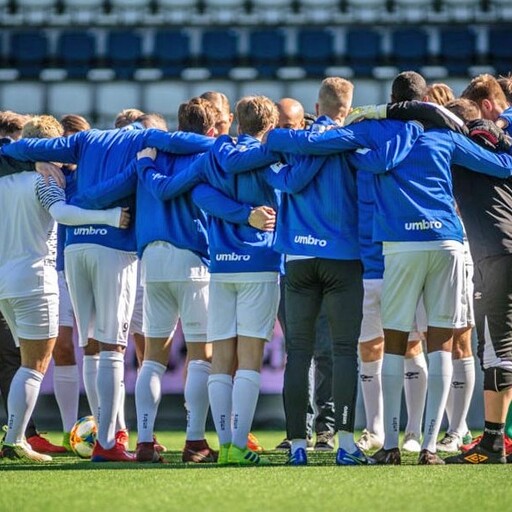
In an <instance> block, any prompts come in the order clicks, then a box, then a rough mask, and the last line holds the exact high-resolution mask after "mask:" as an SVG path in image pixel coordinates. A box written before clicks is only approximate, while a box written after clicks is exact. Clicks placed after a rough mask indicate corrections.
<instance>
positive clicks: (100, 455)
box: [91, 441, 135, 462]
mask: <svg viewBox="0 0 512 512" xmlns="http://www.w3.org/2000/svg"><path fill="white" fill-rule="evenodd" d="M91 461H92V462H135V455H134V454H133V453H128V452H127V451H126V450H125V448H124V445H122V444H121V443H118V442H116V444H115V445H114V446H113V447H112V448H109V449H108V450H106V449H105V448H103V447H102V446H101V445H100V443H98V441H96V444H95V445H94V449H93V451H92V456H91Z"/></svg>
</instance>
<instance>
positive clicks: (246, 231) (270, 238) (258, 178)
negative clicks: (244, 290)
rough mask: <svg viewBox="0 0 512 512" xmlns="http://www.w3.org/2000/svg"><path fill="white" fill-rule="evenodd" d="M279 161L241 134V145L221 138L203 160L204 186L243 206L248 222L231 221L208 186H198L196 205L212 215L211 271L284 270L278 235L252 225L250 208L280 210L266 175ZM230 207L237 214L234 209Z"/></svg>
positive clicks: (227, 137) (210, 223)
mask: <svg viewBox="0 0 512 512" xmlns="http://www.w3.org/2000/svg"><path fill="white" fill-rule="evenodd" d="M276 160H278V158H277V157H276V155H275V154H272V153H271V152H269V151H268V150H267V148H265V147H264V146H262V145H261V143H260V141H259V140H257V139H255V138H254V137H251V136H249V135H240V136H239V137H238V141H237V142H236V143H235V142H233V140H232V139H231V137H229V136H221V137H219V138H218V139H217V140H216V142H215V145H214V147H213V148H212V150H211V151H210V152H209V153H207V154H206V155H205V158H203V159H201V160H200V161H198V163H199V162H200V163H201V166H202V169H201V172H202V174H203V179H204V181H205V183H207V184H208V185H210V186H211V187H213V188H215V189H217V190H218V191H219V192H221V193H222V194H224V195H226V196H227V197H228V198H231V199H232V200H233V201H236V202H237V203H240V207H239V209H238V210H237V213H238V214H239V220H243V217H242V215H245V214H246V215H247V216H246V217H245V221H244V222H243V223H237V224H235V223H234V222H228V221H226V218H225V215H226V208H227V207H226V205H224V204H223V201H220V200H212V199H211V196H210V195H209V190H211V189H210V188H209V187H204V186H199V187H196V188H195V189H194V191H193V192H192V197H193V199H194V201H195V202H196V203H197V205H198V206H199V207H200V208H202V209H203V210H205V211H206V212H207V213H208V214H209V216H208V238H209V244H210V259H211V263H210V272H211V273H236V272H267V271H272V272H279V271H280V267H281V259H282V258H281V255H280V254H278V253H277V252H275V251H274V250H273V249H272V247H273V244H274V233H270V232H263V231H259V230H257V229H255V228H253V227H251V226H249V224H247V217H248V213H250V208H247V207H257V206H263V205H266V206H270V207H272V208H274V209H275V210H277V209H278V196H277V194H276V192H275V190H274V189H273V187H272V186H270V185H269V184H268V183H267V182H266V180H265V176H264V173H263V172H262V171H263V170H264V169H265V168H266V167H267V166H268V165H269V164H271V163H273V162H275V161H276ZM227 209H228V210H229V211H234V210H233V208H232V207H229V208H227ZM236 217H237V215H234V218H233V220H235V218H236Z"/></svg>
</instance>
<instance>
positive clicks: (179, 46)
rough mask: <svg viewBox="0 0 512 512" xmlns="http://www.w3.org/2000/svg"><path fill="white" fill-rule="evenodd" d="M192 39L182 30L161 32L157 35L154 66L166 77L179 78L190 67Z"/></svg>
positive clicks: (154, 48)
mask: <svg viewBox="0 0 512 512" xmlns="http://www.w3.org/2000/svg"><path fill="white" fill-rule="evenodd" d="M190 59H191V53H190V37H189V35H188V34H187V33H185V32H183V31H181V30H159V31H158V32H157V33H156V34H155V40H154V47H153V64H154V66H155V67H157V68H160V69H161V70H162V72H163V74H164V76H165V77H177V76H179V75H180V73H181V71H182V70H183V69H184V68H186V67H187V66H190Z"/></svg>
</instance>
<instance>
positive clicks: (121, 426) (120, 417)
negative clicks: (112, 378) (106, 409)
mask: <svg viewBox="0 0 512 512" xmlns="http://www.w3.org/2000/svg"><path fill="white" fill-rule="evenodd" d="M125 400H126V389H125V387H124V378H123V380H122V381H121V385H120V386H119V409H118V410H117V418H116V431H117V430H126V418H125V415H124V403H125Z"/></svg>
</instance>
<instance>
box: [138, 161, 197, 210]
mask: <svg viewBox="0 0 512 512" xmlns="http://www.w3.org/2000/svg"><path fill="white" fill-rule="evenodd" d="M203 158H204V157H200V158H198V159H197V160H196V161H195V162H193V163H192V164H191V165H189V166H188V167H187V168H185V169H183V170H181V171H179V172H177V173H176V174H173V175H172V176H167V175H165V174H162V173H160V172H159V171H158V169H157V168H156V165H155V162H154V161H153V160H152V159H151V158H141V159H140V160H137V174H138V177H139V181H140V182H141V183H142V185H143V186H144V187H146V189H147V190H149V192H150V193H151V194H152V195H153V197H155V198H156V199H159V200H160V201H168V200H170V199H173V198H174V197H177V196H179V195H181V194H184V193H185V192H188V191H189V190H190V189H191V188H193V187H194V186H195V185H198V184H199V183H200V182H201V181H202V172H201V171H202V167H203Z"/></svg>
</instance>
